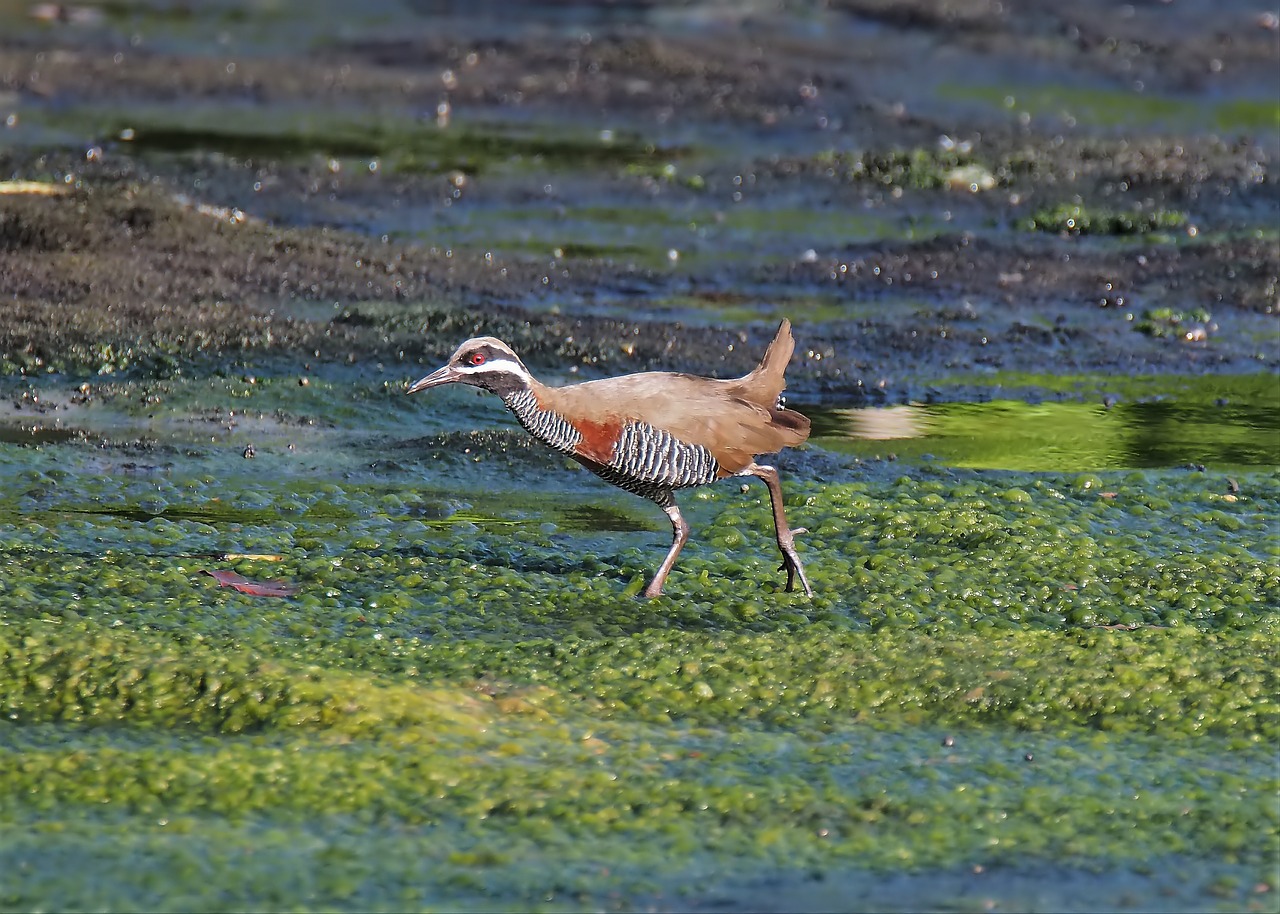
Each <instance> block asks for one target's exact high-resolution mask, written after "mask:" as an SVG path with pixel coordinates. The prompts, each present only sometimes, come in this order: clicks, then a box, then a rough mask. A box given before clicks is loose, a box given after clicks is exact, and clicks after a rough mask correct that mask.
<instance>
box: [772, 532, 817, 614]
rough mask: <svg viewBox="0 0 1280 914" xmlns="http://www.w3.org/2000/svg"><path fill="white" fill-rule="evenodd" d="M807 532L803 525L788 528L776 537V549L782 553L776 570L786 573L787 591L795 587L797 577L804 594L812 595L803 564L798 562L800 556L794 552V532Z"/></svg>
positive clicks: (789, 591)
mask: <svg viewBox="0 0 1280 914" xmlns="http://www.w3.org/2000/svg"><path fill="white" fill-rule="evenodd" d="M808 532H809V531H808V530H806V529H805V528H804V527H796V529H794V530H788V531H787V533H786V535H785V536H779V537H778V550H779V551H780V552H781V553H782V564H781V565H779V566H778V570H779V571H785V572H786V573H787V593H791V592H792V591H794V590H795V589H796V578H799V579H800V583H801V584H802V585H803V586H804V594H805V596H806V597H812V596H813V588H812V587H810V586H809V579H808V578H807V577H805V574H804V566H803V565H801V564H800V556H799V555H798V554H797V553H796V547H795V537H796V534H799V533H808Z"/></svg>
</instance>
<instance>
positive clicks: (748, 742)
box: [0, 378, 1280, 910]
mask: <svg viewBox="0 0 1280 914" xmlns="http://www.w3.org/2000/svg"><path fill="white" fill-rule="evenodd" d="M1139 386H1141V385H1140V384H1139ZM163 388H164V396H163V397H161V396H159V395H158V394H157V390H158V389H159V388H158V387H157V382H143V383H139V384H136V385H135V384H133V383H124V382H115V383H113V384H110V385H103V386H102V388H101V390H100V391H99V392H98V393H97V394H95V396H94V398H93V399H92V402H91V403H90V404H89V405H86V406H83V407H81V412H80V413H78V414H76V418H77V419H78V420H79V421H80V425H81V427H82V428H84V429H86V431H85V432H84V434H83V435H82V436H72V437H68V438H67V439H66V440H62V441H49V442H47V443H42V444H41V443H35V444H32V443H19V441H21V437H20V429H19V430H18V433H15V434H14V435H12V436H10V437H12V438H16V439H18V440H17V441H11V442H10V443H7V444H3V445H0V481H2V483H3V485H2V486H0V491H2V492H3V495H0V556H3V563H4V569H5V573H4V576H3V578H0V683H2V684H3V687H2V688H0V715H2V716H3V723H0V797H2V798H3V799H0V819H2V820H3V822H4V823H5V827H6V829H7V830H9V832H10V838H9V839H8V840H7V841H6V842H5V843H4V847H3V850H2V851H0V865H3V869H4V872H5V874H6V876H5V879H4V881H3V890H2V892H3V894H2V895H0V906H3V907H4V908H6V909H15V910H24V909H30V908H41V909H84V908H103V907H105V908H111V909H148V908H159V907H179V908H184V909H213V908H219V909H225V908H233V907H234V908H240V907H251V908H257V909H269V908H278V907H289V908H304V909H326V910H331V909H343V910H400V909H404V908H406V907H407V908H426V909H433V908H454V907H457V906H459V905H465V906H470V907H483V908H500V909H501V908H507V909H526V908H529V907H539V908H550V909H577V908H580V907H586V908H600V907H604V908H623V909H629V908H633V907H644V906H657V907H660V908H684V907H689V906H693V907H698V906H705V905H712V906H714V904H715V899H717V898H718V899H720V900H721V903H724V901H725V900H726V899H728V901H729V902H730V903H732V904H735V905H747V904H749V900H750V899H752V898H759V899H765V898H768V897H775V900H776V904H777V905H778V906H780V907H782V908H785V907H786V906H787V905H786V902H785V899H788V898H790V899H796V900H797V901H796V903H797V904H802V905H808V906H809V907H810V908H813V909H821V908H822V907H824V906H825V905H827V904H828V903H830V902H831V900H832V899H833V898H836V897H838V898H843V899H850V898H856V897H859V893H860V892H873V887H875V886H878V885H880V884H881V880H883V879H885V878H887V877H888V874H897V876H896V877H895V878H907V877H910V878H911V879H915V880H916V881H915V882H908V883H907V884H905V885H903V886H900V892H899V896H898V897H899V898H900V900H901V903H902V904H903V905H904V906H906V907H911V906H915V905H917V904H920V905H928V906H937V905H944V906H945V905H952V906H954V905H956V904H960V905H961V907H964V905H965V904H966V903H965V902H964V899H966V898H969V897H970V894H969V893H971V892H977V893H978V895H975V896H973V899H972V900H973V904H974V905H980V903H981V899H982V898H984V897H988V896H990V897H993V898H1001V899H1004V903H1006V904H1014V903H1018V899H1021V901H1022V902H1023V903H1026V904H1028V905H1031V906H1033V907H1034V906H1040V907H1042V908H1047V909H1052V908H1053V907H1055V904H1056V902H1055V901H1054V900H1055V899H1057V900H1058V901H1062V900H1064V899H1068V898H1071V897H1074V891H1075V890H1074V889H1072V888H1071V886H1073V885H1075V884H1076V881H1078V880H1079V879H1080V878H1081V877H1080V876H1079V874H1081V873H1091V874H1093V878H1094V879H1095V880H1097V881H1096V882H1095V883H1094V885H1095V888H1094V890H1093V891H1096V892H1097V893H1099V894H1098V895H1096V896H1095V897H1096V899H1097V904H1100V905H1103V906H1105V905H1107V904H1110V903H1112V902H1114V903H1116V904H1119V903H1122V902H1123V900H1124V899H1125V898H1137V899H1145V900H1146V901H1144V902H1143V903H1154V902H1153V901H1151V900H1152V899H1159V898H1164V899H1166V900H1171V903H1173V902H1176V903H1177V905H1178V906H1183V907H1193V908H1195V907H1205V906H1209V907H1214V906H1219V905H1223V906H1226V907H1230V908H1236V907H1241V906H1243V907H1246V908H1253V909H1258V910H1265V909H1268V907H1269V905H1270V903H1271V901H1272V900H1273V899H1274V897H1275V896H1274V894H1273V893H1274V891H1275V888H1276V884H1275V879H1274V862H1275V853H1276V851H1277V847H1278V842H1280V817H1278V816H1277V808H1276V801H1275V797H1276V791H1277V789H1278V788H1280V781H1277V777H1276V769H1275V746H1276V741H1277V739H1278V738H1280V702H1278V701H1277V685H1278V683H1277V674H1276V670H1277V667H1278V663H1280V657H1278V656H1277V654H1278V653H1280V651H1278V650H1277V643H1278V641H1277V627H1278V622H1280V563H1277V558H1278V557H1280V536H1277V534H1276V531H1275V527H1274V519H1275V517H1276V516H1277V513H1280V475H1278V474H1277V473H1276V472H1275V471H1274V470H1267V469H1264V468H1261V467H1259V466H1256V465H1255V466H1252V467H1242V468H1240V469H1241V470H1243V472H1234V473H1233V475H1232V476H1231V477H1230V479H1228V477H1227V476H1226V474H1224V473H1221V472H1218V471H1214V470H1213V469H1209V470H1206V471H1203V472H1202V471H1196V470H1185V469H1182V470H1162V471H1137V470H1125V471H1111V472H1102V473H1096V474H1095V473H1068V474H1062V473H1055V472H1037V473H1026V472H1012V471H983V470H965V469H958V468H951V467H948V466H946V465H945V462H934V463H924V464H919V463H915V464H903V463H898V464H894V463H887V462H881V461H874V460H872V461H870V462H869V463H862V464H858V463H839V461H835V460H833V459H830V458H828V460H827V462H826V463H825V464H823V463H821V462H820V461H819V462H814V461H816V460H817V458H818V456H819V454H818V452H815V451H813V449H810V453H809V454H808V455H801V457H802V458H803V459H800V460H798V461H796V462H795V463H794V465H792V466H790V467H788V466H787V465H784V469H786V471H787V474H788V478H787V480H786V484H787V492H788V511H789V512H790V514H791V517H792V521H793V523H795V524H797V525H804V526H806V527H807V528H808V530H809V532H808V533H807V534H806V535H805V536H804V537H803V538H802V539H803V544H802V549H803V554H804V556H805V560H806V562H807V565H808V570H809V576H810V578H811V580H812V582H813V585H814V588H815V590H816V592H817V593H816V596H815V597H814V598H813V599H812V600H806V599H805V598H803V597H802V596H797V595H794V594H787V593H784V592H782V588H781V584H782V581H781V575H780V574H779V573H778V572H777V571H776V565H777V562H776V557H775V556H774V554H773V552H772V543H771V539H770V535H769V529H768V525H769V520H768V510H767V498H766V496H765V494H764V492H763V489H760V488H752V489H750V490H748V491H747V492H745V493H743V492H740V491H739V490H738V487H737V486H736V485H733V484H723V485H721V486H719V487H715V488H712V489H707V490H701V491H699V492H697V493H693V494H688V495H686V496H685V498H684V501H685V503H686V507H687V508H688V513H689V516H690V518H691V520H692V522H693V524H694V527H695V536H694V541H693V543H692V544H691V546H690V547H689V549H687V550H686V552H685V554H684V555H683V556H682V558H681V561H680V564H679V565H678V566H677V570H676V572H675V573H674V574H673V576H672V579H671V582H670V584H669V587H668V595H667V596H665V597H663V598H661V599H659V600H656V601H644V600H642V599H639V598H637V597H636V596H635V595H634V594H635V592H636V591H637V589H638V588H639V586H640V585H641V584H642V583H643V581H644V579H645V576H646V574H648V573H649V572H650V571H651V570H652V567H653V565H654V564H655V562H656V560H657V559H658V558H659V557H660V555H661V551H662V548H663V544H664V540H665V537H666V533H665V531H664V530H663V524H662V523H661V518H660V517H658V516H651V515H656V512H654V511H651V510H649V509H647V508H646V506H645V505H644V503H642V502H640V501H638V500H637V499H634V498H633V497H632V496H629V495H626V494H624V493H618V492H615V491H613V490H611V489H608V488H607V487H604V486H601V485H597V484H596V483H594V482H593V481H592V480H591V479H590V477H588V476H587V475H586V474H585V473H582V472H581V471H580V470H570V469H567V468H566V467H564V466H561V464H560V461H559V460H558V459H557V458H550V457H546V456H545V455H543V454H542V453H541V452H538V451H533V450H530V449H528V448H526V447H523V446H521V440H522V439H521V438H520V437H519V433H518V432H508V431H505V430H502V429H495V430H493V431H490V432H487V433H484V434H481V435H478V436H473V437H472V438H470V439H469V440H467V441H466V442H463V441H462V440H461V439H457V438H451V437H449V436H447V435H446V436H444V437H437V438H430V437H429V438H426V439H404V438H400V437H398V436H397V435H395V434H392V433H389V432H388V431H387V430H388V429H393V428H394V427H395V426H396V424H397V423H400V424H401V426H402V427H403V423H404V422H405V421H406V420H412V421H414V422H416V423H420V424H421V425H422V426H423V428H424V430H429V429H430V427H431V425H432V423H433V418H432V416H433V413H437V412H438V410H437V409H434V408H433V407H436V406H438V407H441V408H443V409H445V410H446V411H450V409H451V406H450V404H452V411H453V414H454V417H455V419H457V417H458V416H465V415H467V413H466V411H467V410H478V412H477V413H476V416H477V417H478V418H477V419H476V420H471V421H474V422H475V424H480V425H485V424H488V423H490V422H492V419H493V417H494V415H495V414H494V413H493V412H485V410H484V407H483V405H482V402H483V401H479V400H476V401H475V402H476V403H477V405H476V406H469V405H467V404H470V403H471V402H472V399H473V398H469V397H467V396H465V395H461V396H458V395H447V396H446V398H445V399H444V400H443V401H442V402H437V403H434V404H433V403H431V402H428V401H427V400H418V399H414V400H409V399H407V398H403V397H401V396H400V395H399V393H398V387H396V386H395V385H392V386H391V387H390V388H384V387H383V385H382V383H381V382H378V381H376V380H370V379H367V378H366V379H365V380H364V381H360V380H358V379H351V378H347V379H346V383H345V384H343V383H339V382H338V381H336V380H335V381H330V382H326V381H323V380H321V379H317V380H316V381H315V382H313V383H312V384H309V385H307V386H306V387H301V386H299V385H297V383H296V381H294V379H292V378H286V379H275V380H272V379H270V378H262V379H254V383H252V384H249V383H248V382H247V381H246V380H245V379H243V378H228V379H224V380H220V381H219V380H210V381H203V380H200V381H190V382H181V381H171V382H166V383H165V385H163ZM213 388H217V389H219V390H222V389H223V388H225V390H223V394H224V396H223V397H222V398H223V399H225V398H229V402H232V401H235V400H240V401H241V402H245V401H247V402H248V403H249V404H250V405H251V406H255V405H256V406H264V407H270V406H271V405H272V404H275V405H277V406H278V407H280V408H279V409H278V410H276V411H274V412H273V411H272V410H271V409H269V408H268V409H267V410H266V411H265V412H255V411H253V410H252V409H250V410H247V411H244V410H242V412H241V415H240V417H239V420H237V419H236V417H234V416H232V417H230V418H228V417H227V415H226V414H225V412H219V411H214V412H213V413H205V414H201V413H200V412H198V411H197V410H195V408H194V407H195V404H196V403H197V402H200V401H203V400H205V399H207V398H208V397H209V396H210V390H211V389H213ZM146 391H150V394H149V395H148V394H147V393H146ZM235 391H239V392H240V396H238V397H231V393H233V392H235ZM41 395H43V396H41ZM34 396H35V399H36V400H37V401H38V402H43V403H45V404H46V405H48V404H50V403H51V402H52V403H56V402H59V401H58V399H57V398H58V393H57V391H56V390H54V389H48V390H37V392H36V394H35V395H34ZM149 396H150V398H151V399H150V401H149V399H148V398H149ZM27 398H28V400H30V399H31V398H32V394H31V389H28V390H27ZM255 398H256V399H255ZM215 399H218V398H215ZM285 407H288V408H285ZM144 410H146V411H149V412H147V413H146V414H145V416H144V415H143V413H142V411H144ZM309 410H310V411H309ZM458 410H462V412H458ZM54 412H55V413H57V412H59V411H54ZM357 412H361V413H362V424H361V427H362V428H363V429H364V430H365V433H364V434H363V435H353V434H352V433H351V429H350V428H349V427H346V426H348V425H349V423H351V421H352V420H351V418H350V417H351V416H352V415H353V414H355V413H357ZM182 417H185V424H184V421H181V420H182ZM46 418H47V417H46ZM237 421H241V422H244V423H245V426H243V427H241V426H239V425H237V424H236V422H237ZM95 422H96V423H98V424H97V425H95ZM121 426H126V427H129V428H131V429H133V430H134V431H135V433H136V431H137V430H138V429H143V430H147V429H149V435H148V434H144V436H143V437H142V438H138V439H129V438H123V439H122V438H120V437H119V429H120V427H121ZM379 429H382V430H383V431H378V430H379ZM113 435H115V436H116V437H115V438H113V437H112V436H113ZM35 440H37V441H38V440H40V439H38V438H36V439H35ZM247 441H255V442H256V448H255V456H254V457H253V459H251V460H247V459H245V458H244V456H243V446H244V444H245V442H247ZM935 444H937V445H939V446H941V447H943V448H945V447H946V442H945V440H939V441H935ZM446 445H449V446H446ZM458 445H462V446H458ZM375 454H376V455H379V456H378V458H377V459H370V458H371V456H372V455H375ZM833 456H834V455H833ZM946 457H947V455H946V453H945V452H944V453H943V461H945V459H946ZM214 569H227V570H234V571H238V572H240V573H241V574H244V575H245V576H247V577H249V578H251V579H253V580H260V581H266V580H275V579H283V580H288V581H290V582H292V583H293V584H295V585H296V586H297V587H298V588H299V591H298V594H297V596H295V597H291V598H283V599H282V598H268V597H254V596H248V595H244V594H240V593H237V592H235V591H234V590H231V589H225V588H219V586H218V584H217V582H216V581H215V580H214V579H213V578H212V577H210V576H208V575H206V574H203V573H202V572H204V571H207V570H214ZM69 868H74V869H75V871H76V872H77V878H75V879H68V878H67V872H68V870H69ZM991 872H997V873H1000V872H1003V873H1006V874H1008V875H1009V878H1011V879H1015V880H1017V879H1023V880H1031V881H1032V883H1033V884H1035V885H1038V886H1039V888H1038V889H1037V890H1036V891H1034V892H1030V893H1029V894H1028V891H1029V890H1027V891H1023V893H1022V894H1020V895H1019V894H1017V893H1016V892H1015V893H1014V894H1013V895H1012V896H1011V895H1010V894H1009V893H1010V892H1011V891H1013V890H1012V889H1010V888H1009V883H1008V882H1005V883H998V882H997V883H993V884H992V887H991V888H990V889H987V888H984V887H983V886H984V883H983V881H982V877H981V875H980V874H987V873H991ZM1073 874H1074V875H1073ZM762 879H764V882H763V883H762V882H761V880H762ZM869 887H871V888H869ZM823 892H826V893H827V894H822V893H823ZM983 892H986V893H987V894H986V895H983V894H982V893H983ZM760 893H764V894H760ZM769 893H773V895H772V896H770V895H769ZM815 893H816V894H815ZM866 897H867V898H868V899H869V901H874V900H875V898H876V897H879V896H875V895H874V893H873V894H872V895H868V896H866ZM805 899H807V901H805ZM824 899H825V901H824Z"/></svg>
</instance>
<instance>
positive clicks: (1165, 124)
mask: <svg viewBox="0 0 1280 914" xmlns="http://www.w3.org/2000/svg"><path fill="white" fill-rule="evenodd" d="M938 96H939V97H940V98H942V99H947V100H953V101H963V102H972V101H977V102H983V103H986V104H988V105H991V106H993V107H999V108H1003V109H1007V110H1013V111H1018V112H1025V113H1027V114H1030V115H1031V116H1033V117H1039V118H1047V117H1053V118H1071V119H1072V120H1073V121H1078V122H1080V123H1082V124H1090V125H1092V126H1095V127H1107V128H1116V127H1125V128H1128V129H1134V128H1135V127H1138V126H1142V127H1147V128H1151V127H1161V128H1165V129H1169V128H1179V129H1182V128H1186V127H1188V126H1194V125H1197V124H1201V125H1207V126H1209V127H1211V128H1212V129H1217V130H1226V131H1248V132H1254V131H1259V130H1267V129H1274V128H1276V127H1278V126H1280V105H1277V104H1276V103H1275V101H1274V100H1254V99H1244V98H1230V99H1225V100H1222V101H1209V102H1206V101H1200V100H1197V99H1194V98H1193V99H1181V98H1170V97H1168V96H1162V95H1157V94H1154V93H1150V92H1131V91H1126V90H1122V89H1093V88H1084V87H1079V86H1043V87H1038V88H1028V87H1019V88H1017V89H1009V88H1002V87H998V86H973V85H961V84H956V83H951V84H948V85H945V86H942V87H940V88H939V90H938Z"/></svg>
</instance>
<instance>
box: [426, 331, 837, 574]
mask: <svg viewBox="0 0 1280 914" xmlns="http://www.w3.org/2000/svg"><path fill="white" fill-rule="evenodd" d="M794 350H795V340H794V339H792V336H791V322H790V321H787V320H784V321H783V322H782V324H781V325H780V326H779V327H778V332H777V335H776V336H774V338H773V342H771V343H770V344H769V348H768V349H766V350H765V353H764V358H763V359H761V360H760V364H759V365H758V366H757V367H756V368H755V370H754V371H751V372H750V373H748V374H746V375H744V376H743V377H741V378H732V379H724V380H721V379H717V378H703V377H698V376H696V375H691V374H681V373H675V372H666V371H648V372H642V373H639V374H629V375H623V376H622V377H617V378H604V379H602V380H598V381H585V382H583V383H581V384H570V385H567V386H565V387H549V386H547V385H545V384H542V383H540V382H539V381H538V380H536V379H535V378H534V377H533V375H531V374H530V373H529V369H527V368H525V366H524V363H523V362H521V361H520V357H519V356H517V355H516V354H515V352H514V351H512V349H511V347H510V346H508V345H507V344H506V343H504V342H502V341H501V340H498V339H494V338H493V337H491V336H482V337H476V338H475V339H470V340H467V341H466V342H465V343H463V344H462V345H461V346H459V347H458V348H457V350H456V351H455V352H454V353H453V355H452V356H451V357H450V359H449V361H448V363H447V364H445V365H444V366H443V367H442V368H439V369H438V370H436V371H433V372H432V373H431V374H429V375H427V376H426V377H424V378H420V379H419V380H417V381H415V382H414V383H412V384H410V385H409V387H408V388H407V389H406V391H405V392H406V393H411V394H412V393H417V392H418V391H420V390H427V389H429V388H432V387H439V386H441V385H443V384H470V385H471V386H473V387H479V388H482V389H484V390H487V391H490V392H491V393H495V394H497V395H498V396H499V397H501V398H502V402H503V403H505V404H506V406H507V408H508V409H509V410H511V412H512V413H514V414H515V417H516V419H517V420H518V421H519V422H520V424H521V425H522V426H524V428H525V429H526V430H527V431H528V432H529V433H530V434H531V435H533V436H534V437H535V438H537V439H538V440H539V441H541V442H542V443H543V444H545V445H547V446H548V447H550V448H553V449H555V450H557V451H559V452H560V453H562V454H567V455H568V456H569V457H572V458H573V459H574V460H576V461H578V463H580V464H582V465H583V466H585V467H586V468H587V469H589V470H590V471H591V472H593V473H595V474H596V475H597V476H599V477H600V478H602V479H604V480H606V481H608V482H611V483H613V484H614V485H615V486H619V487H620V488H623V489H626V490H627V491H628V492H633V493H635V494H636V495H640V496H642V497H644V498H647V499H649V500H651V501H653V502H655V503H656V504H657V505H658V506H659V507H660V508H662V510H663V511H665V512H666V513H667V517H669V518H670V519H671V527H672V530H673V533H674V535H673V539H672V543H671V549H670V550H669V551H668V552H667V556H666V558H665V559H663V561H662V564H661V565H660V566H659V567H658V571H657V573H656V574H655V575H654V576H653V580H652V581H650V582H649V586H648V587H646V588H645V591H644V595H645V596H646V597H656V596H658V595H660V594H661V593H662V588H663V585H664V584H665V583H666V580H667V575H668V574H670V572H671V568H672V566H673V565H675V563H676V557H677V556H679V555H680V550H681V549H682V548H684V544H685V543H686V542H688V540H689V525H688V523H686V522H685V519H684V517H683V516H682V515H681V513H680V508H679V506H678V505H677V504H676V499H675V491H676V490H677V489H686V488H690V487H692V486H701V485H706V484H708V483H712V482H715V481H716V480H719V479H725V478H726V477H730V476H755V477H757V478H759V479H761V480H763V481H764V484H765V485H766V486H767V487H768V489H769V501H770V503H771V504H772V506H773V524H774V534H775V537H776V539H777V542H778V549H779V550H780V551H781V552H782V566H781V569H785V570H786V572H787V590H794V589H795V582H796V579H797V578H799V579H800V584H801V586H803V587H804V592H805V593H806V594H808V595H809V596H813V590H812V588H810V586H809V581H808V579H807V578H806V577H805V574H804V567H803V566H802V565H801V564H800V556H799V555H797V554H796V549H795V542H794V535H795V533H799V532H803V530H795V531H793V530H792V529H791V528H790V527H789V526H787V518H786V516H785V515H784V513H783V507H782V486H781V483H780V482H779V480H778V471H777V470H776V469H775V468H774V467H771V466H766V465H763V464H759V463H756V462H755V458H756V456H757V455H759V454H772V453H774V452H775V451H778V450H781V449H782V448H784V447H791V446H794V445H797V444H800V443H801V442H803V441H804V440H805V439H806V438H808V437H809V420H808V419H807V418H806V417H804V416H803V415H801V414H800V413H798V412H796V411H795V410H791V409H785V408H784V407H783V406H782V404H781V401H780V400H779V399H778V396H779V394H781V393H782V389H783V387H784V386H785V385H786V381H785V380H784V377H783V374H784V372H785V371H786V368H787V363H788V362H789V361H790V360H791V354H792V352H793V351H794Z"/></svg>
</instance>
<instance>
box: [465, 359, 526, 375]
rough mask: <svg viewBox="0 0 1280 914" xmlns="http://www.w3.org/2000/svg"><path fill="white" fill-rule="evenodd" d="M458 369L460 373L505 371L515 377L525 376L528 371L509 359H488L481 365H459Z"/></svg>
mask: <svg viewBox="0 0 1280 914" xmlns="http://www.w3.org/2000/svg"><path fill="white" fill-rule="evenodd" d="M458 371H459V372H461V373H462V374H486V373H489V372H498V371H507V372H510V373H511V374H513V375H516V376H517V377H521V378H527V377H529V372H528V371H526V370H525V368H524V366H523V365H521V364H520V363H519V362H513V361H511V360H510V359H490V360H489V361H487V362H484V363H483V364H481V365H461V366H459V368H458Z"/></svg>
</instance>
